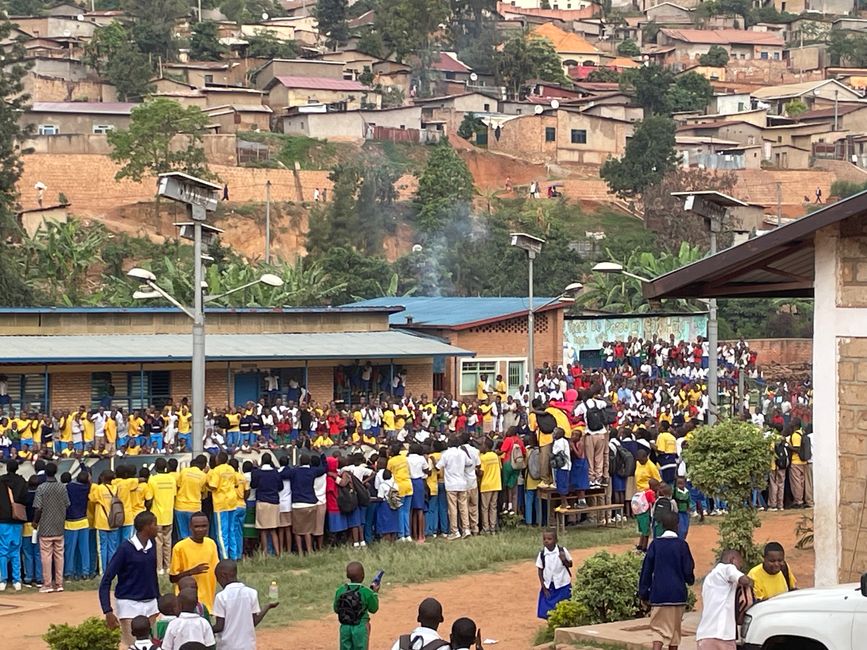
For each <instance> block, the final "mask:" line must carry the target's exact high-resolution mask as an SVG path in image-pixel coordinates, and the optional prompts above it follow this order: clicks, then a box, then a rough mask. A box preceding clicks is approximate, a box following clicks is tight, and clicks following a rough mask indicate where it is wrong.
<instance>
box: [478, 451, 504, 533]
mask: <svg viewBox="0 0 867 650" xmlns="http://www.w3.org/2000/svg"><path fill="white" fill-rule="evenodd" d="M479 460H480V461H481V463H482V481H481V484H480V485H479V491H480V492H481V493H482V504H481V508H480V513H479V515H480V518H481V522H482V532H483V533H495V532H496V531H497V497H498V496H499V494H500V490H502V489H503V479H502V467H501V466H500V457H499V456H498V455H497V454H496V452H494V443H493V442H491V440H490V438H485V439H484V440H483V441H482V453H481V455H480V456H479Z"/></svg>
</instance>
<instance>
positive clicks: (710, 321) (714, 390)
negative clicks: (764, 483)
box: [707, 220, 719, 425]
mask: <svg viewBox="0 0 867 650" xmlns="http://www.w3.org/2000/svg"><path fill="white" fill-rule="evenodd" d="M714 225H715V224H714V220H712V221H711V226H710V254H711V255H715V254H716V230H718V229H719V221H716V226H717V227H716V228H715V227H714ZM707 304H708V308H709V309H708V311H709V312H710V313H709V314H708V318H707V347H708V351H707V398H708V405H707V423H708V424H709V425H713V424H715V423H716V420H717V412H718V410H719V406H718V404H717V402H719V378H718V372H719V354H718V353H717V339H718V338H719V323H718V321H717V313H716V298H711V299H710V300H708V303H707Z"/></svg>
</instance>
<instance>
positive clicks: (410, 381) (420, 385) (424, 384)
mask: <svg viewBox="0 0 867 650" xmlns="http://www.w3.org/2000/svg"><path fill="white" fill-rule="evenodd" d="M404 368H406V392H407V394H409V393H412V395H413V397H416V398H418V397H420V396H422V395H427V396H428V397H430V396H432V395H433V363H423V364H419V365H412V366H409V365H407V366H404Z"/></svg>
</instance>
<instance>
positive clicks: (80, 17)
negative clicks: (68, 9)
mask: <svg viewBox="0 0 867 650" xmlns="http://www.w3.org/2000/svg"><path fill="white" fill-rule="evenodd" d="M75 19H76V20H77V21H78V22H81V21H83V20H84V14H78V15H77V16H76V17H75Z"/></svg>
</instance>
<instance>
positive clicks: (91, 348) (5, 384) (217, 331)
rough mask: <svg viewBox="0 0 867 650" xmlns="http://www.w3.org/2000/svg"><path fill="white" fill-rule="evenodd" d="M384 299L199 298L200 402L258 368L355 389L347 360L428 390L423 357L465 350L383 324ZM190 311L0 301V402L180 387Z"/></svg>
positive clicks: (248, 378) (159, 392) (185, 384)
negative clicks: (349, 302)
mask: <svg viewBox="0 0 867 650" xmlns="http://www.w3.org/2000/svg"><path fill="white" fill-rule="evenodd" d="M396 311H397V309H395V308H388V307H323V308H298V309H291V308H290V309H208V310H207V311H206V320H205V323H206V324H205V329H206V343H205V352H206V356H207V365H206V376H205V382H206V386H205V391H206V392H205V397H206V401H207V405H208V406H210V407H212V408H221V407H223V406H226V405H240V404H244V403H245V402H247V401H248V400H257V399H258V398H259V397H260V396H262V395H264V394H265V393H266V389H267V387H266V381H265V379H266V377H267V376H269V375H271V376H275V377H277V378H278V379H279V390H280V393H281V394H283V396H284V397H285V396H286V393H287V388H288V387H289V386H290V382H292V381H293V380H294V382H297V384H298V385H300V386H303V387H306V388H307V390H308V391H309V392H310V395H311V397H312V399H315V400H317V401H318V402H320V403H327V402H329V401H331V400H334V399H337V400H346V401H349V400H350V399H351V400H355V399H356V398H357V396H358V395H357V394H352V392H353V390H354V391H355V392H356V393H357V392H358V384H357V383H353V382H350V381H348V380H347V378H348V377H357V376H358V375H359V368H363V367H364V366H366V365H367V364H368V363H369V364H370V365H371V368H372V381H373V382H374V383H372V384H371V388H372V390H374V391H376V390H377V389H378V388H379V387H383V388H387V387H388V385H389V383H390V382H391V380H392V378H394V377H395V376H401V377H404V381H405V390H406V392H407V393H410V392H411V393H412V394H413V395H415V396H419V395H421V394H422V393H426V394H428V395H433V394H434V385H435V383H441V381H442V378H441V377H440V378H436V376H435V374H434V371H435V368H443V367H447V366H448V365H450V363H451V359H453V358H465V357H471V356H472V354H473V353H472V352H469V351H468V350H465V349H462V348H459V347H457V346H454V345H450V344H448V343H446V342H443V341H442V340H439V339H436V338H433V337H429V336H420V335H418V334H417V333H414V332H410V331H403V330H401V331H398V330H393V329H390V327H389V317H390V316H391V315H392V314H393V313H395V312H396ZM191 358H192V334H191V321H190V319H189V318H188V317H187V316H186V315H185V314H184V313H182V312H180V311H178V310H175V309H172V308H135V309H118V308H103V307H97V308H5V309H0V405H2V404H3V403H4V402H5V403H8V404H11V405H12V406H14V407H15V409H16V410H19V409H21V408H24V409H25V410H37V411H42V410H53V409H67V408H69V409H71V408H77V407H78V406H79V405H82V404H83V405H85V406H87V407H88V408H95V407H96V406H98V405H99V404H100V403H103V402H107V399H108V397H111V403H112V404H113V405H116V406H122V407H125V408H130V409H135V408H142V407H146V406H149V405H155V406H162V405H163V404H165V403H167V402H168V401H169V400H174V401H175V402H180V400H181V399H182V398H184V397H190V395H191V392H192V391H191V384H190V363H191Z"/></svg>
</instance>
